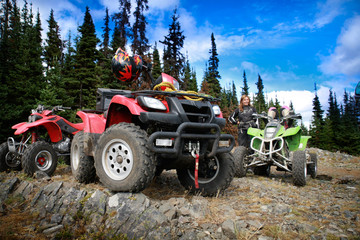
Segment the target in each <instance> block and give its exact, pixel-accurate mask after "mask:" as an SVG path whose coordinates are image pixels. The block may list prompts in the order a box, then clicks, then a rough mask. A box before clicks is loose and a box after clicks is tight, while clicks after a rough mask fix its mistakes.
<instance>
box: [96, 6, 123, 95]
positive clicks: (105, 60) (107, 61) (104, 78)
mask: <svg viewBox="0 0 360 240" xmlns="http://www.w3.org/2000/svg"><path fill="white" fill-rule="evenodd" d="M109 22H110V16H109V9H108V8H106V9H105V17H104V26H103V27H102V29H103V34H102V38H103V41H102V43H101V45H100V46H101V48H100V51H99V61H98V63H97V68H96V72H97V75H98V78H99V79H100V86H101V87H104V88H116V89H122V88H124V85H123V84H121V83H120V82H119V80H117V79H116V78H115V77H114V75H113V73H112V70H111V60H112V57H113V49H111V47H110V31H111V29H110V27H109Z"/></svg>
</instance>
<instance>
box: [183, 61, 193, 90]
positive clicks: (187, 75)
mask: <svg viewBox="0 0 360 240" xmlns="http://www.w3.org/2000/svg"><path fill="white" fill-rule="evenodd" d="M190 79H191V67H190V62H189V59H188V57H187V56H186V61H185V66H184V76H183V79H182V83H183V85H182V86H183V87H182V90H185V91H187V90H189V82H190Z"/></svg>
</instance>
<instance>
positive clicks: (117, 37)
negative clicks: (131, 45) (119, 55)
mask: <svg viewBox="0 0 360 240" xmlns="http://www.w3.org/2000/svg"><path fill="white" fill-rule="evenodd" d="M119 5H120V6H119V9H120V12H118V13H115V14H114V15H113V17H112V20H113V21H114V22H115V29H114V34H113V39H112V42H111V46H112V49H113V52H114V53H115V51H116V50H117V49H118V48H119V47H121V48H122V49H123V50H124V51H126V49H125V46H126V43H127V39H128V37H130V35H131V33H130V21H129V18H130V9H131V1H130V0H119Z"/></svg>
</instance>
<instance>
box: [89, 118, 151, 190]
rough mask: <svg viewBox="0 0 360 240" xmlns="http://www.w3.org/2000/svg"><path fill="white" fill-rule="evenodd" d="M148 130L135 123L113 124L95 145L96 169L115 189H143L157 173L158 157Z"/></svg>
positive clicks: (111, 188)
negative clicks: (147, 132)
mask: <svg viewBox="0 0 360 240" xmlns="http://www.w3.org/2000/svg"><path fill="white" fill-rule="evenodd" d="M147 141H148V137H147V134H146V132H145V131H144V130H141V129H140V128H139V127H138V126H135V125H134V124H131V123H119V124H116V125H112V126H111V127H109V128H108V129H107V130H106V131H105V132H104V133H103V134H102V135H101V136H100V138H99V141H98V143H97V146H96V149H95V169H96V174H97V175H98V177H99V179H100V181H101V182H102V184H104V185H105V186H106V187H107V188H109V189H110V190H112V191H121V192H140V191H142V190H144V189H145V188H146V187H147V186H148V185H149V184H150V182H151V181H152V179H153V178H154V175H155V167H156V164H155V158H154V156H153V155H152V154H151V151H150V149H149V148H148V145H147Z"/></svg>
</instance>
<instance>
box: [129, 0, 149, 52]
mask: <svg viewBox="0 0 360 240" xmlns="http://www.w3.org/2000/svg"><path fill="white" fill-rule="evenodd" d="M148 9H149V6H148V0H136V8H135V11H134V17H135V22H134V25H133V28H132V33H133V43H132V45H131V48H132V51H133V53H134V54H138V55H140V56H143V55H144V54H145V53H146V52H147V51H148V50H149V48H150V46H149V44H148V43H149V40H148V39H147V37H146V25H147V22H146V18H145V16H144V11H147V10H148Z"/></svg>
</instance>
